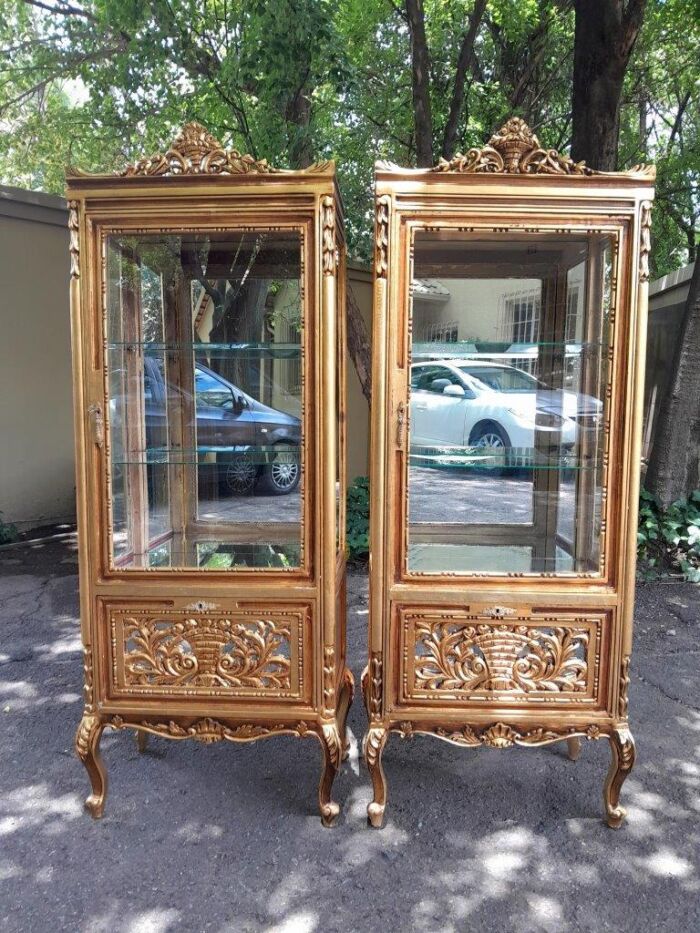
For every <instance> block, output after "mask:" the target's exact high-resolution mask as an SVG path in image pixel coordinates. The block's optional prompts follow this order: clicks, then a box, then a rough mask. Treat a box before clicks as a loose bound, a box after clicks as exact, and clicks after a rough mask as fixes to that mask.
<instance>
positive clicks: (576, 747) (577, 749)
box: [566, 735, 581, 761]
mask: <svg viewBox="0 0 700 933" xmlns="http://www.w3.org/2000/svg"><path fill="white" fill-rule="evenodd" d="M566 749H567V751H568V753H569V758H570V759H571V760H572V761H576V759H577V758H578V756H579V755H580V754H581V739H580V738H579V737H578V736H577V735H574V736H572V737H571V738H570V739H567V740H566Z"/></svg>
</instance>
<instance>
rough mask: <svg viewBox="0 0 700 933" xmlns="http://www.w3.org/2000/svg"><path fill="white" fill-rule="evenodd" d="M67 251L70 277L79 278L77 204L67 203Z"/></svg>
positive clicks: (74, 202)
mask: <svg viewBox="0 0 700 933" xmlns="http://www.w3.org/2000/svg"><path fill="white" fill-rule="evenodd" d="M68 250H69V252H70V277H71V278H72V279H79V278H80V225H79V223H78V202H77V201H69V202H68Z"/></svg>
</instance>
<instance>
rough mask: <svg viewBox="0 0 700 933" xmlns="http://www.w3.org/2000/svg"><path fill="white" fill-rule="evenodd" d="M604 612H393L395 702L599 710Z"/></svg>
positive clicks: (412, 610)
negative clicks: (397, 666)
mask: <svg viewBox="0 0 700 933" xmlns="http://www.w3.org/2000/svg"><path fill="white" fill-rule="evenodd" d="M609 616H610V612H609V611H605V610H594V611H590V612H589V611H582V612H578V613H573V612H565V611H562V610H556V609H553V610H532V611H530V610H528V609H523V608H519V609H517V610H516V609H512V610H511V609H501V608H488V607H487V608H481V607H476V608H473V609H472V611H470V610H469V609H466V610H458V609H421V608H420V607H416V608H400V609H399V610H398V618H399V632H400V638H401V658H402V663H401V682H400V684H399V702H410V703H416V702H418V703H426V704H429V703H440V704H442V705H449V704H450V703H462V704H463V703H464V702H465V701H467V702H473V703H474V704H475V705H478V704H487V705H488V704H489V703H496V702H497V703H500V704H503V703H507V704H508V705H509V706H510V705H515V706H517V705H531V704H532V705H534V704H538V705H542V704H543V703H545V704H557V705H558V706H559V705H573V706H578V705H579V704H589V705H590V704H597V703H598V702H599V696H600V682H599V681H600V657H601V643H602V640H603V638H604V636H605V630H606V628H607V624H606V620H607V619H608V617H609Z"/></svg>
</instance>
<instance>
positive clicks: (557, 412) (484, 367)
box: [411, 359, 603, 460]
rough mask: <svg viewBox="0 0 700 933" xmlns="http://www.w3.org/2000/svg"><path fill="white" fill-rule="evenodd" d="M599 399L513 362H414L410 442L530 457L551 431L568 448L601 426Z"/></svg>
mask: <svg viewBox="0 0 700 933" xmlns="http://www.w3.org/2000/svg"><path fill="white" fill-rule="evenodd" d="M602 409H603V406H602V403H601V402H600V400H599V399H596V398H592V397H591V396H588V395H579V394H576V393H575V392H569V391H557V390H552V389H548V388H547V387H546V386H544V385H543V384H542V383H541V382H538V380H537V379H535V378H534V376H531V375H529V373H526V372H523V371H522V370H519V369H515V368H514V367H512V366H506V365H503V364H500V363H492V362H485V361H484V362H481V361H479V360H474V359H464V360H440V361H436V362H432V363H427V362H426V363H414V364H413V366H412V367H411V444H412V445H414V446H424V447H430V446H454V447H481V448H486V449H488V450H489V451H490V452H493V453H497V452H503V454H504V455H505V451H506V450H507V449H508V448H521V449H522V448H526V449H527V450H521V452H520V453H519V454H517V455H515V457H517V459H518V460H522V459H525V460H526V459H527V458H528V456H529V455H530V453H531V451H532V448H533V447H534V445H535V429H537V430H538V432H540V438H542V437H543V436H544V437H545V438H546V436H547V435H548V434H549V435H551V440H552V444H553V445H557V446H561V447H563V448H564V449H565V450H566V449H571V447H572V446H573V445H574V444H575V443H576V440H577V432H578V431H579V430H581V429H583V430H586V429H592V428H596V427H597V425H598V423H599V421H600V418H601V416H602Z"/></svg>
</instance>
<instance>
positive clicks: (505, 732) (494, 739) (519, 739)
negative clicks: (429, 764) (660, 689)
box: [400, 722, 604, 748]
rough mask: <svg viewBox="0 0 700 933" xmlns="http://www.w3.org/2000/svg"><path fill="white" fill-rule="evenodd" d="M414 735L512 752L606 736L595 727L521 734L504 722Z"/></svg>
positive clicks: (530, 730) (404, 729)
mask: <svg viewBox="0 0 700 933" xmlns="http://www.w3.org/2000/svg"><path fill="white" fill-rule="evenodd" d="M400 729H401V731H402V732H404V734H407V732H406V728H405V723H401V724H400ZM413 731H414V732H415V733H419V734H424V735H425V734H428V735H430V734H433V735H436V736H437V737H438V738H439V739H444V740H445V741H446V742H452V743H453V744H455V745H466V746H469V747H476V746H478V745H488V746H489V747H490V748H510V747H511V746H513V745H549V744H550V743H551V742H558V741H560V740H561V739H568V738H572V737H573V736H581V737H585V738H587V739H600V738H602V737H603V735H604V733H603V732H602V730H601V729H600V728H599V727H598V726H597V725H591V726H588V728H585V729H578V728H576V727H568V728H565V729H556V728H544V727H541V726H540V727H537V728H534V729H527V730H524V731H520V730H519V729H518V728H516V727H515V726H511V725H509V724H508V723H504V722H495V723H493V724H492V725H489V726H484V727H483V728H477V727H474V726H463V727H462V728H461V729H455V730H449V729H444V728H440V727H437V728H435V729H423V728H416V729H414V730H413Z"/></svg>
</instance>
